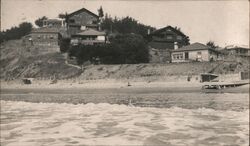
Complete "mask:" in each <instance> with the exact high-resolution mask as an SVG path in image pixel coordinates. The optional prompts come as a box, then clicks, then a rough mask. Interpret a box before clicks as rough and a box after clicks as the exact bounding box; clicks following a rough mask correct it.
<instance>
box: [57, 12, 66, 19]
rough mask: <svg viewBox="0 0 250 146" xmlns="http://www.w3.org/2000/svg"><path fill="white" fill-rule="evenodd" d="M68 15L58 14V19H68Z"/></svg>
mask: <svg viewBox="0 0 250 146" xmlns="http://www.w3.org/2000/svg"><path fill="white" fill-rule="evenodd" d="M67 15H68V14H67V13H64V14H63V13H60V14H58V17H59V18H61V19H66V17H67Z"/></svg>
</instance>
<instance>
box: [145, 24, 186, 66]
mask: <svg viewBox="0 0 250 146" xmlns="http://www.w3.org/2000/svg"><path fill="white" fill-rule="evenodd" d="M147 38H148V40H149V47H150V48H151V50H150V51H151V52H152V53H154V54H157V55H156V56H154V55H152V58H151V60H155V61H151V62H169V61H171V55H170V51H171V50H174V49H177V48H180V47H182V46H186V45H189V37H188V36H186V35H185V34H184V33H182V32H181V31H180V30H178V29H176V28H174V27H172V26H167V27H164V28H161V29H158V30H155V31H154V32H152V33H150V34H149V35H148V36H147ZM162 53H164V54H162ZM157 56H162V57H159V58H161V59H159V58H157ZM155 57H156V58H155Z"/></svg>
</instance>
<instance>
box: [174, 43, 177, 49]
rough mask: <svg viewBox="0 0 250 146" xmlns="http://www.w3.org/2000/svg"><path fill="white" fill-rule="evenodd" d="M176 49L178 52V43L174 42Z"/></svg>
mask: <svg viewBox="0 0 250 146" xmlns="http://www.w3.org/2000/svg"><path fill="white" fill-rule="evenodd" d="M174 49H175V50H177V49H178V43H177V42H174Z"/></svg>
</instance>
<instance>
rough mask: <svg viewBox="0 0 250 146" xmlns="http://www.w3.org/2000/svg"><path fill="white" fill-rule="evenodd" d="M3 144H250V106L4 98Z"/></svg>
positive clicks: (199, 145)
mask: <svg viewBox="0 0 250 146" xmlns="http://www.w3.org/2000/svg"><path fill="white" fill-rule="evenodd" d="M221 96H222V95H221ZM232 96H241V95H240V94H237V95H232ZM244 96H246V95H244ZM1 145H2V146H40V145H48V146H51V145H60V146H61V145H150V146H151V145H156V146H158V145H162V146H166V145H167V146H226V145H227V146H228V145H234V146H248V145H249V109H243V110H242V111H231V110H214V109H208V108H198V109H183V108H179V107H171V108H149V107H131V106H126V105H116V104H107V103H99V104H93V103H88V104H78V105H74V104H66V103H29V102H22V101H4V100H1Z"/></svg>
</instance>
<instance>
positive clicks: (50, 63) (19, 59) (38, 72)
mask: <svg viewBox="0 0 250 146" xmlns="http://www.w3.org/2000/svg"><path fill="white" fill-rule="evenodd" d="M39 49H41V48H38V49H36V47H34V46H28V45H23V43H22V41H21V40H12V41H9V42H7V43H4V44H2V45H1V78H4V79H16V78H23V77H36V78H47V79H49V78H50V77H54V76H55V75H56V77H58V78H59V79H62V78H70V77H73V76H78V75H79V74H80V73H81V70H79V69H77V68H74V67H70V66H67V65H66V64H65V59H64V56H63V55H62V54H61V53H46V52H42V53H41V52H39Z"/></svg>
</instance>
